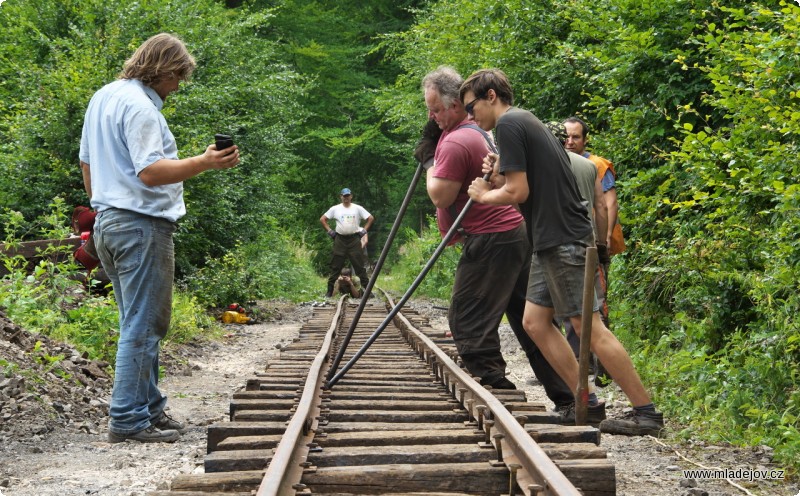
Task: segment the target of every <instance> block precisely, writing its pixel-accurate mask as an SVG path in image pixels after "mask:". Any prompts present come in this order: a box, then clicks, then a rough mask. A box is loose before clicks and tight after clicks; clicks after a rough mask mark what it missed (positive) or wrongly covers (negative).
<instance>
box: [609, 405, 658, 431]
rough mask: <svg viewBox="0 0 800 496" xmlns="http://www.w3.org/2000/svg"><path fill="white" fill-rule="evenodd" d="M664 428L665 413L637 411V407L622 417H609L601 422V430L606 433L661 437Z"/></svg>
mask: <svg viewBox="0 0 800 496" xmlns="http://www.w3.org/2000/svg"><path fill="white" fill-rule="evenodd" d="M663 430H664V414H662V413H661V412H657V411H655V410H653V411H644V412H637V411H636V409H632V410H631V411H629V412H626V413H625V414H624V416H623V417H622V418H621V419H608V420H604V421H602V422H601V423H600V432H605V433H606V434H622V435H625V436H645V435H650V436H653V437H659V435H660V434H661V432H662V431H663Z"/></svg>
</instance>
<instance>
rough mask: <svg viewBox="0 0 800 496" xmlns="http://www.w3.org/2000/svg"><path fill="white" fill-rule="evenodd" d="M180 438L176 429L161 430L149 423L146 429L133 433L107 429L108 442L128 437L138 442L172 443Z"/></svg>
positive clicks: (123, 439)
mask: <svg viewBox="0 0 800 496" xmlns="http://www.w3.org/2000/svg"><path fill="white" fill-rule="evenodd" d="M180 438H181V435H180V434H178V431H174V430H166V431H162V430H159V429H158V428H156V426H154V425H151V426H150V427H148V428H147V429H144V430H141V431H139V432H134V433H133V434H116V433H114V432H111V431H108V442H109V443H121V442H123V441H127V440H129V439H130V440H131V441H139V442H140V443H174V442H175V441H177V440H178V439H180Z"/></svg>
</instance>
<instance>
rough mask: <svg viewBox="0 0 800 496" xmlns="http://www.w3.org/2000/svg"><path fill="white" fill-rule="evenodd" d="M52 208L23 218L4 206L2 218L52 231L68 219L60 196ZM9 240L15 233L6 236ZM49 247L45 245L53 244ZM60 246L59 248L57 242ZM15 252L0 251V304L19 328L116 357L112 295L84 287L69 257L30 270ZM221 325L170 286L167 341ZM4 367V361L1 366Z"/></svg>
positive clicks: (27, 228)
mask: <svg viewBox="0 0 800 496" xmlns="http://www.w3.org/2000/svg"><path fill="white" fill-rule="evenodd" d="M52 208H53V212H50V213H46V214H44V215H43V216H42V217H41V218H38V219H35V220H33V221H31V222H30V223H27V222H26V221H25V219H24V217H23V216H22V215H21V214H20V213H19V212H13V211H7V212H4V213H3V214H2V215H0V219H2V220H3V221H6V222H8V224H9V225H10V226H12V229H9V231H8V232H22V233H27V232H32V231H35V230H40V231H42V232H51V233H52V232H56V231H58V229H57V227H56V226H57V224H58V223H62V224H63V223H65V222H66V219H65V218H64V217H63V216H62V215H60V214H59V213H58V210H59V208H63V202H58V201H55V202H54V203H53V205H52ZM6 242H7V243H8V244H10V245H14V244H17V243H19V239H16V238H13V237H7V238H6ZM52 249H53V248H52V247H51V248H49V249H48V250H52ZM60 249H63V248H60ZM19 258H21V257H16V258H15V259H11V258H10V257H8V256H7V255H6V254H5V253H4V252H0V264H2V265H3V266H4V267H5V268H6V270H7V273H6V274H5V275H3V277H2V279H0V308H4V309H5V312H6V315H7V316H8V318H9V319H11V320H12V321H13V322H14V323H15V324H17V325H19V326H20V327H22V328H23V329H25V330H27V331H29V332H31V333H37V334H41V335H44V336H48V337H50V338H52V339H55V340H57V341H63V342H66V343H69V344H71V345H72V346H74V347H75V348H76V349H78V350H79V351H81V352H86V353H87V354H88V356H89V358H91V359H97V360H102V361H105V362H108V363H110V364H112V366H113V364H114V362H115V361H116V351H117V339H118V337H119V313H118V311H117V305H116V302H115V300H114V297H113V291H112V292H111V293H110V294H109V296H104V295H99V294H93V293H87V291H86V289H85V287H84V283H83V282H82V281H83V280H84V279H85V276H86V274H85V272H84V271H83V270H82V269H79V268H78V266H77V265H76V264H75V263H74V262H73V261H72V259H71V257H68V258H67V261H63V262H52V261H49V260H47V259H44V260H42V261H41V262H39V263H38V264H37V265H36V266H35V267H34V268H33V270H32V271H30V272H28V270H27V268H26V267H25V264H23V263H19ZM221 332H222V329H221V327H220V326H219V325H217V324H216V323H215V321H214V320H213V318H211V317H210V316H209V315H207V314H206V312H205V309H204V308H203V307H202V306H201V305H200V304H199V303H198V300H197V298H196V297H194V296H192V295H190V294H186V293H184V292H182V291H180V290H176V291H174V295H173V302H172V320H171V322H170V329H169V332H168V334H167V337H166V338H165V343H169V342H172V343H185V342H188V341H191V340H192V339H195V338H197V337H199V336H202V337H213V336H219V335H221ZM39 359H40V361H42V363H43V364H45V365H47V364H54V363H56V362H58V361H60V360H61V359H63V357H61V358H58V357H49V356H44V355H42V356H40V357H39ZM4 367H5V366H4Z"/></svg>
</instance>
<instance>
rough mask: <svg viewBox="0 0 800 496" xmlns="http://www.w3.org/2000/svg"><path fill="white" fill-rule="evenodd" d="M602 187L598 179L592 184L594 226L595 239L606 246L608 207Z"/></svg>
mask: <svg viewBox="0 0 800 496" xmlns="http://www.w3.org/2000/svg"><path fill="white" fill-rule="evenodd" d="M604 196H605V195H604V193H603V186H602V183H601V182H600V178H599V177H598V178H597V181H595V184H594V225H595V227H596V228H597V239H596V240H595V241H596V242H597V243H599V244H606V240H607V239H608V206H607V205H606V201H605V198H604Z"/></svg>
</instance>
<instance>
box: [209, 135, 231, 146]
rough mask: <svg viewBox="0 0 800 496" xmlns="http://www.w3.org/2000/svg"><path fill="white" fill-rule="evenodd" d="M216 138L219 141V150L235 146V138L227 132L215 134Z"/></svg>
mask: <svg viewBox="0 0 800 496" xmlns="http://www.w3.org/2000/svg"><path fill="white" fill-rule="evenodd" d="M214 140H215V141H216V143H217V150H224V149H226V148H230V147H232V146H233V138H231V137H230V136H228V135H227V134H215V135H214Z"/></svg>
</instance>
